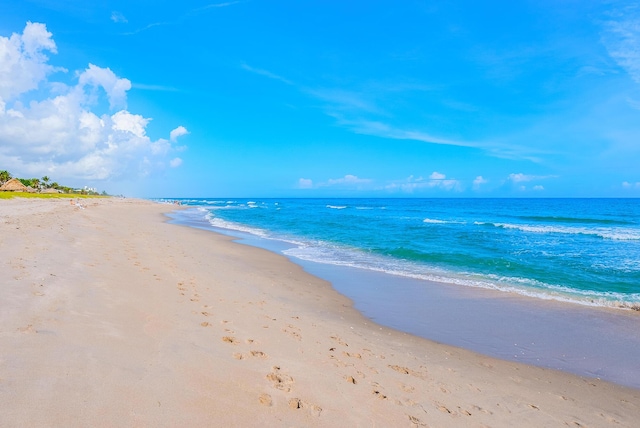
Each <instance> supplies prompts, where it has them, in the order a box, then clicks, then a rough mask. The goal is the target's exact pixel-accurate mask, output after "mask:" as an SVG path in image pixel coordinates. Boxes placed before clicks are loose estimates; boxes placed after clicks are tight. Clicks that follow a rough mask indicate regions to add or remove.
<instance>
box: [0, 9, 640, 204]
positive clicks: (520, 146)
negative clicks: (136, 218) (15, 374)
mask: <svg viewBox="0 0 640 428" xmlns="http://www.w3.org/2000/svg"><path fill="white" fill-rule="evenodd" d="M1 8H2V13H0V169H8V170H9V171H10V172H12V173H13V174H14V175H17V176H22V177H41V176H43V175H48V176H50V177H52V178H53V179H55V180H56V181H58V182H60V183H64V184H69V185H74V186H83V185H88V186H92V187H97V188H98V189H101V190H102V189H105V190H107V191H109V192H111V193H123V194H125V195H130V196H142V197H162V196H167V197H189V196H198V197H205V196H210V197H224V196H229V197H268V196H272V197H287V196H293V197H296V196H300V197H314V196H317V197H325V196H362V197H372V196H373V197H376V196H379V197H403V196H406V197H574V196H575V197H590V196H595V197H599V196H623V197H626V196H629V197H640V6H639V5H638V4H637V3H635V2H624V1H602V2H596V1H571V0H568V1H516V2H507V1H493V2H492V1H485V2H477V1H459V2H430V1H403V2H391V1H350V2H343V1H277V0H273V1H267V0H250V1H229V2H219V3H215V2H213V3H212V2H208V1H183V2H173V1H171V2H168V1H156V0H154V1H146V0H143V1H127V2H124V1H95V2H85V1H75V0H20V1H14V0H6V1H4V2H3V5H2V6H1Z"/></svg>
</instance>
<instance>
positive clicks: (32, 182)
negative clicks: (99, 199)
mask: <svg viewBox="0 0 640 428" xmlns="http://www.w3.org/2000/svg"><path fill="white" fill-rule="evenodd" d="M12 178H14V177H13V176H12V175H11V173H10V172H9V171H7V170H1V171H0V186H1V185H3V184H4V183H6V182H7V181H9V180H11V179H12ZM15 178H17V179H18V180H19V181H20V182H21V183H22V184H24V185H25V186H27V187H31V188H32V189H36V190H43V189H56V190H58V191H60V192H62V193H80V194H83V195H98V194H99V193H98V192H94V191H91V190H85V189H81V190H76V189H73V188H71V187H67V186H62V185H60V184H58V183H57V182H56V181H51V179H50V178H49V177H48V176H46V175H45V176H44V177H42V178H18V177H15ZM106 194H107V193H106V192H104V191H103V192H102V195H106Z"/></svg>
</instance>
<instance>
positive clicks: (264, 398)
mask: <svg viewBox="0 0 640 428" xmlns="http://www.w3.org/2000/svg"><path fill="white" fill-rule="evenodd" d="M258 401H259V402H260V404H262V405H263V406H267V407H271V405H272V404H273V400H272V399H271V396H270V395H269V394H260V397H258Z"/></svg>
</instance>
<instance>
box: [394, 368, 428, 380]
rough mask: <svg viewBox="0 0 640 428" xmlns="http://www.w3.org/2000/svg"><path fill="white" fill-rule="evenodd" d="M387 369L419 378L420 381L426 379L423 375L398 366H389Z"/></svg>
mask: <svg viewBox="0 0 640 428" xmlns="http://www.w3.org/2000/svg"><path fill="white" fill-rule="evenodd" d="M389 368H391V369H393V370H395V371H397V372H398V373H402V374H407V375H411V376H415V377H417V378H420V379H425V378H426V375H425V374H423V373H420V372H417V371H415V370H411V369H410V368H407V367H402V366H398V365H389Z"/></svg>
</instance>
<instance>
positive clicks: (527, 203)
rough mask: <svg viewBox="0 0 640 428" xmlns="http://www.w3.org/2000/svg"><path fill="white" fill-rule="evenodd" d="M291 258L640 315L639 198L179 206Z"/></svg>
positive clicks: (224, 201)
mask: <svg viewBox="0 0 640 428" xmlns="http://www.w3.org/2000/svg"><path fill="white" fill-rule="evenodd" d="M179 201H180V202H181V203H182V204H183V205H189V206H193V207H194V210H197V215H201V216H202V218H205V219H206V220H208V222H209V223H210V224H211V225H212V226H213V227H216V228H224V229H231V230H237V231H242V232H248V233H251V234H254V235H257V236H259V237H261V238H266V239H272V240H278V241H285V242H287V243H289V244H290V245H289V246H288V248H287V249H286V250H284V252H285V254H286V255H288V256H290V257H292V258H298V259H302V260H306V261H314V262H320V263H324V264H329V265H343V266H350V267H357V268H361V269H366V270H371V271H377V272H385V273H388V274H392V275H398V276H404V277H410V278H415V279H425V280H429V281H437V282H442V283H449V284H458V285H464V286H469V287H483V288H488V289H495V290H502V291H505V292H512V293H519V294H523V295H527V296H532V297H536V298H540V299H555V300H562V301H568V302H574V303H578V304H583V305H593V306H610V307H626V308H630V307H636V308H638V307H640V200H638V199H216V198H211V199H209V198H204V199H179Z"/></svg>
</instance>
